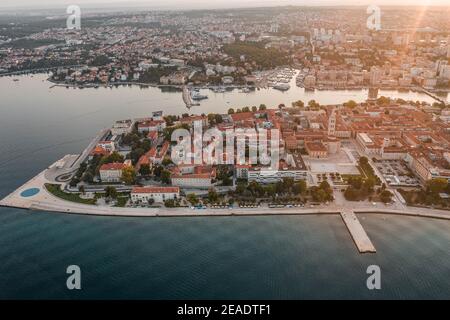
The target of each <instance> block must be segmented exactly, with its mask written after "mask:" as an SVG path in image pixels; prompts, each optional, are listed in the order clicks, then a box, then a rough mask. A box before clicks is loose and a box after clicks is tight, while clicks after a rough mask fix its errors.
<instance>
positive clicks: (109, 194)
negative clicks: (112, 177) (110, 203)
mask: <svg viewBox="0 0 450 320" xmlns="http://www.w3.org/2000/svg"><path fill="white" fill-rule="evenodd" d="M105 196H106V198H109V199H117V189H116V188H114V187H111V186H108V187H106V188H105Z"/></svg>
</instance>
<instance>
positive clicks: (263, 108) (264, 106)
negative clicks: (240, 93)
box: [259, 104, 267, 111]
mask: <svg viewBox="0 0 450 320" xmlns="http://www.w3.org/2000/svg"><path fill="white" fill-rule="evenodd" d="M264 110H267V106H266V105H265V104H260V105H259V111H264Z"/></svg>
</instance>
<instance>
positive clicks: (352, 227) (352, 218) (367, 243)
mask: <svg viewBox="0 0 450 320" xmlns="http://www.w3.org/2000/svg"><path fill="white" fill-rule="evenodd" d="M341 217H342V220H344V223H345V225H346V226H347V229H348V231H349V232H350V235H351V236H352V238H353V241H354V242H355V244H356V247H357V248H358V250H359V252H360V253H376V252H377V250H376V249H375V246H374V245H373V244H372V241H371V240H370V239H369V236H368V235H367V233H366V231H365V230H364V228H363V226H362V225H361V223H360V222H359V220H358V218H357V217H356V215H355V213H354V212H353V211H343V212H341Z"/></svg>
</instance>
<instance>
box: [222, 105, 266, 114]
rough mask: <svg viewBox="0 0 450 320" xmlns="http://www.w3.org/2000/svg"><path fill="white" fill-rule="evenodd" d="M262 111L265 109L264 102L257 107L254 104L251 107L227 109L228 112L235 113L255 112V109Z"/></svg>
mask: <svg viewBox="0 0 450 320" xmlns="http://www.w3.org/2000/svg"><path fill="white" fill-rule="evenodd" d="M258 110H259V111H264V110H267V106H266V105H265V104H261V105H259V108H258V107H256V106H253V107H243V108H242V109H236V110H235V109H233V108H230V109H228V114H235V113H243V112H257V111H258Z"/></svg>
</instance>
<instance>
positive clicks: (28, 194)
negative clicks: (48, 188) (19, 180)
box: [20, 188, 40, 198]
mask: <svg viewBox="0 0 450 320" xmlns="http://www.w3.org/2000/svg"><path fill="white" fill-rule="evenodd" d="M39 191H40V190H39V189H38V188H31V189H27V190H24V191H22V193H21V194H20V196H22V197H24V198H29V197H32V196H35V195H37V194H38V193H39Z"/></svg>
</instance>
